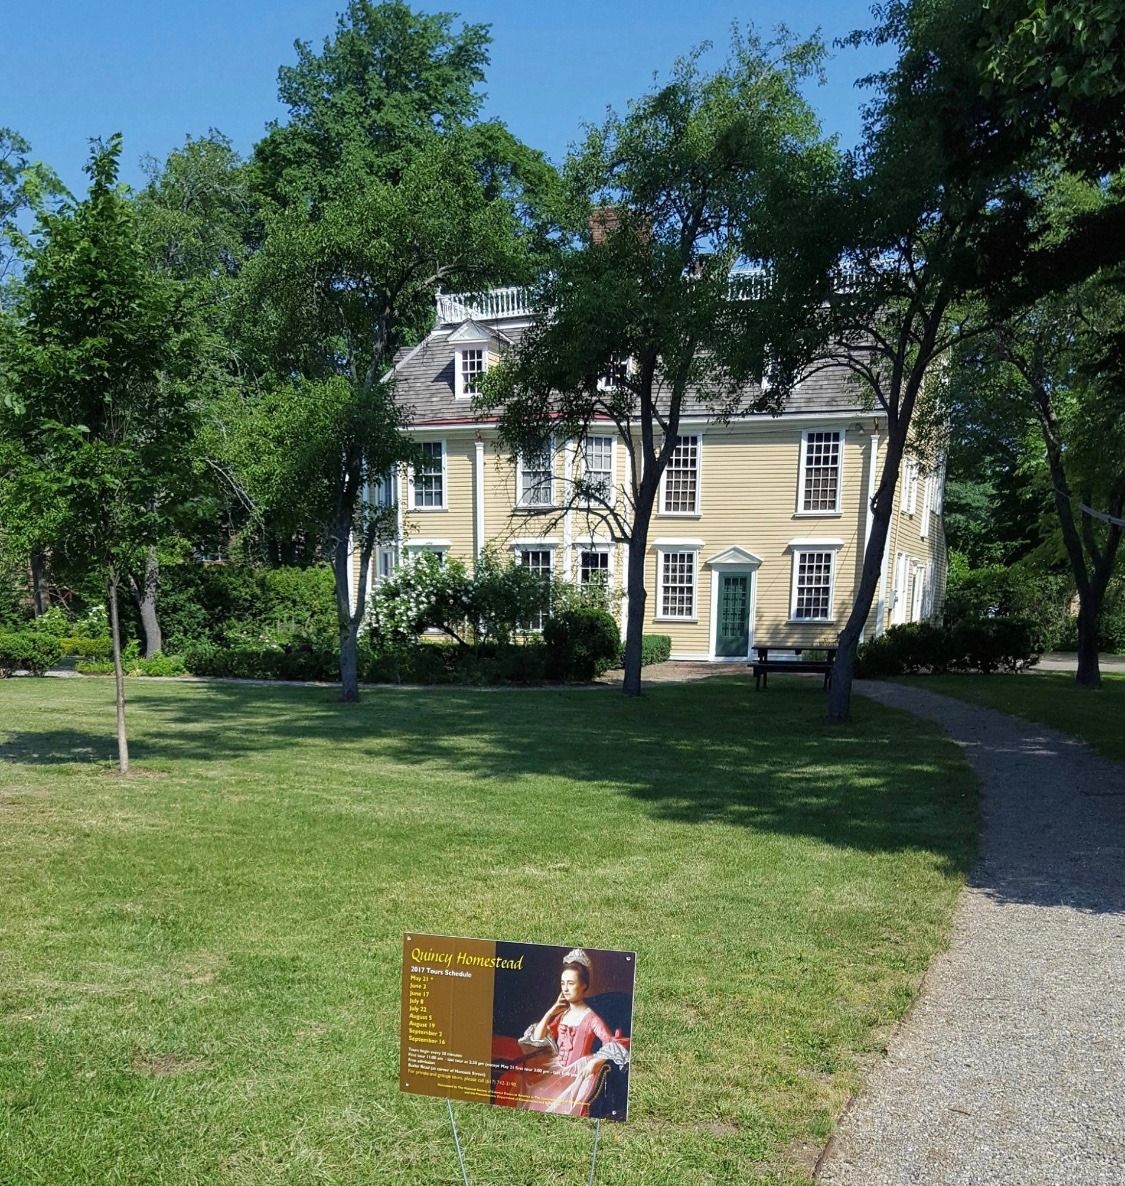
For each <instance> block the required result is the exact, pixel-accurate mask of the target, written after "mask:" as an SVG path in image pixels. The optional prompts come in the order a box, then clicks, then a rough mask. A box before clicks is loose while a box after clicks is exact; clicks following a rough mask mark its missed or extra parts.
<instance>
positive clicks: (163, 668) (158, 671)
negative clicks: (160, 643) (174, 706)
mask: <svg viewBox="0 0 1125 1186" xmlns="http://www.w3.org/2000/svg"><path fill="white" fill-rule="evenodd" d="M112 666H113V664H112V663H111V664H110V668H111V669H112ZM126 674H127V675H164V676H167V675H187V667H186V665H185V664H184V660H183V657H182V656H181V655H165V654H162V653H160V652H157V653H156V654H155V655H151V656H150V657H149V658H147V659H136V660H134V661H133V662H132V663H130V664H129V667H128V669H127V671H126Z"/></svg>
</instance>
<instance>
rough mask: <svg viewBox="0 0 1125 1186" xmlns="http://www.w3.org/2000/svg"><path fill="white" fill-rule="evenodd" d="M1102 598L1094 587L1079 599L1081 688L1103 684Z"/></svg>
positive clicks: (1078, 681) (1076, 681) (1078, 678)
mask: <svg viewBox="0 0 1125 1186" xmlns="http://www.w3.org/2000/svg"><path fill="white" fill-rule="evenodd" d="M1101 608H1102V607H1101V598H1100V597H1098V595H1097V593H1096V592H1095V591H1094V590H1093V589H1089V590H1088V592H1087V593H1085V594H1084V595H1081V596H1080V597H1079V601H1078V674H1077V675H1076V676H1075V683H1077V684H1078V686H1079V687H1080V688H1097V687H1100V686H1101V682H1102V673H1101V669H1100V667H1099V665H1098V623H1099V619H1100V618H1101Z"/></svg>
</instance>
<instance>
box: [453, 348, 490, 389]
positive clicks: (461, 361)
mask: <svg viewBox="0 0 1125 1186" xmlns="http://www.w3.org/2000/svg"><path fill="white" fill-rule="evenodd" d="M458 368H459V370H458V379H459V383H458V385H457V394H458V395H463V396H468V395H476V394H478V393H479V391H480V377H481V375H483V374H484V370H485V366H484V350H483V349H480V350H460V351H458Z"/></svg>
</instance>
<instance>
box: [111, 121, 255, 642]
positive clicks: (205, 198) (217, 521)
mask: <svg viewBox="0 0 1125 1186" xmlns="http://www.w3.org/2000/svg"><path fill="white" fill-rule="evenodd" d="M146 172H147V174H148V178H149V180H148V184H147V185H146V186H145V188H144V189H143V190H141V191H140V193H138V194H137V195H136V197H135V198H134V200H133V205H134V210H135V214H136V220H137V231H138V236H139V238H140V241H141V244H142V245H143V248H144V251H145V256H146V258H147V260H148V262H149V265H150V266H151V267H152V268H153V269H154V270H155V271H157V272H158V273H159V274H161V275H163V276H165V277H167V278H168V279H169V280H171V281H174V282H175V284H176V287H177V288H178V290H179V292H180V308H181V310H182V314H183V317H184V322H185V326H189V327H190V330H189V331H188V332H189V333H190V337H191V339H192V342H193V344H194V349H193V353H192V360H193V366H192V372H191V375H190V377H188V378H187V380H186V381H187V382H188V384H189V386H190V398H191V402H192V405H193V407H194V409H195V410H196V412H197V416H196V419H195V425H196V428H197V431H196V432H195V433H194V434H193V435H192V437H191V438H190V439H188V440H184V441H181V442H180V444H181V448H182V468H181V472H180V474H179V475H178V481H177V496H178V497H179V498H181V500H182V498H183V495H184V493H185V492H186V484H185V479H186V478H187V477H188V476H189V475H191V476H192V477H193V478H194V495H195V497H193V498H192V499H191V501H190V502H189V503H187V504H186V505H183V506H182V507H181V511H182V513H181V514H180V515H178V517H177V518H178V531H177V533H176V534H175V535H173V536H171V537H169V538H166V539H162V540H161V541H159V545H158V544H156V543H154V544H153V546H152V547H150V548H149V549H148V550H147V552H146V553H145V555H144V557H143V558H142V561H141V563H140V566H139V567H136V568H134V569H133V570H131V571H130V572H129V573H128V575H127V582H126V583H127V585H128V589H129V592H130V593H131V595H132V597H133V601H134V603H135V606H136V610H137V615H138V618H139V620H140V624H141V631H142V634H143V636H144V651H145V655H146V656H151V655H153V654H155V653H157V652H159V651H160V649H161V646H162V640H163V633H162V630H161V624H160V614H159V595H158V594H159V584H160V581H159V576H160V563H161V560H162V559H169V558H171V559H175V558H177V557H179V556H181V555H183V554H184V552H185V551H188V550H190V549H191V548H192V547H193V546H194V544H195V543H196V542H198V541H207V545H208V546H209V547H213V546H214V542H215V540H216V536H217V535H218V533H219V532H220V529H221V522H222V520H223V518H224V516H225V517H226V518H227V519H228V520H229V518H230V517H231V514H230V512H231V509H232V508H231V507H230V506H229V504H230V501H231V499H230V494H229V485H228V483H226V482H225V481H224V480H223V478H222V474H221V473H220V472H218V465H219V463H218V461H217V460H216V458H215V456H214V452H215V451H214V449H209V448H208V446H209V445H210V444H211V440H210V437H211V432H212V429H213V426H215V425H216V422H217V419H218V417H217V415H216V413H215V408H216V405H217V404H218V405H221V404H222V403H223V399H224V396H225V395H226V393H227V392H228V391H229V390H230V389H231V388H232V387H233V386H235V385H236V384H237V368H236V365H235V352H234V349H233V345H232V325H231V311H232V308H233V305H234V301H233V291H234V284H235V280H236V278H237V276H238V274H239V271H240V269H241V266H242V264H243V262H244V260H245V258H246V255H247V253H248V250H249V247H250V242H251V239H252V236H253V234H254V231H255V229H256V217H257V205H256V202H255V200H254V196H253V193H252V191H251V186H250V178H249V170H248V168H247V166H246V165H245V164H244V163H243V161H242V160H241V159H240V158H239V156H238V154H237V153H236V152H235V151H234V149H233V148H232V146H231V144H230V141H229V140H227V139H226V137H224V136H222V135H220V134H219V133H217V132H215V131H212V132H210V133H209V134H208V135H207V136H204V137H200V138H191V137H189V138H188V139H187V141H186V142H185V143H184V145H183V146H182V147H180V148H177V149H175V150H173V151H172V152H171V153H169V155H168V157H167V159H166V160H164V161H163V162H160V163H158V162H156V161H154V160H151V159H149V160H148V161H147V162H146ZM190 511H194V512H195V513H194V514H189V513H188V512H190Z"/></svg>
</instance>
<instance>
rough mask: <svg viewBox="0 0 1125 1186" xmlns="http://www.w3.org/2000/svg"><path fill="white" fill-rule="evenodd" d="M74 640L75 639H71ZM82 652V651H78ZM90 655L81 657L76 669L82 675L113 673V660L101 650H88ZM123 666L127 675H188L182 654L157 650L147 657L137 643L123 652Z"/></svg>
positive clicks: (130, 645) (131, 644) (75, 666)
mask: <svg viewBox="0 0 1125 1186" xmlns="http://www.w3.org/2000/svg"><path fill="white" fill-rule="evenodd" d="M71 641H74V640H71ZM76 653H81V652H76ZM87 654H88V656H89V657H84V658H80V659H79V661H78V662H77V663H75V665H74V669H75V670H76V671H77V672H78V673H79V674H80V675H112V674H113V660H112V659H107V658H105V657H103V656H101V654H100V652H98V651H94V650H88V651H87ZM121 663H122V667H123V669H124V671H125V674H126V675H138V676H176V675H187V674H188V667H187V664H186V663H185V662H184V660H183V658H182V656H180V655H165V654H163V653H161V652H159V651H158V652H157V653H156V654H155V655H151V656H150V657H149V658H147V659H145V658H142V657H141V654H140V650H139V648H138V646H137V645H136V644H135V643H130V644H129V647H128V648H126V650H125V651H124V652H123V653H122V656H121Z"/></svg>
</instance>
